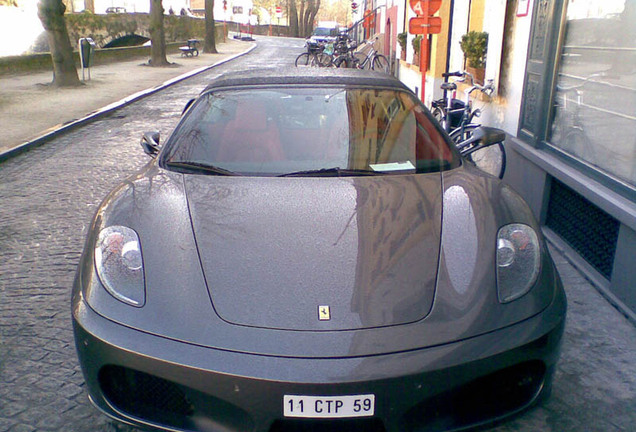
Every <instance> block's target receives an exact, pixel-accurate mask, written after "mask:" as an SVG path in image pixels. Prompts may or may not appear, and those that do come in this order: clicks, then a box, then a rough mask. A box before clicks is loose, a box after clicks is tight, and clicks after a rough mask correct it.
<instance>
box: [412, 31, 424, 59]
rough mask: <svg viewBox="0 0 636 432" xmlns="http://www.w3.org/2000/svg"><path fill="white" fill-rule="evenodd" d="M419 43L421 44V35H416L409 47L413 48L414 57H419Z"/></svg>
mask: <svg viewBox="0 0 636 432" xmlns="http://www.w3.org/2000/svg"><path fill="white" fill-rule="evenodd" d="M420 42H422V35H417V36H415V37H414V38H413V40H412V41H411V45H412V46H413V51H415V54H416V55H420Z"/></svg>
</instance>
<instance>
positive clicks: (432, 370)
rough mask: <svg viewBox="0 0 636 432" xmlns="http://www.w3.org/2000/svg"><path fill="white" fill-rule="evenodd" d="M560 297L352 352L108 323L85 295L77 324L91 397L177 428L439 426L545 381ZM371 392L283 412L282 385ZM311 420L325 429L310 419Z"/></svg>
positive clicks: (511, 404)
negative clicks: (322, 415)
mask: <svg viewBox="0 0 636 432" xmlns="http://www.w3.org/2000/svg"><path fill="white" fill-rule="evenodd" d="M565 305H566V301H565V295H564V293H563V292H562V290H558V292H557V295H556V297H555V299H554V301H553V302H552V303H551V305H550V306H549V307H548V308H547V309H546V310H544V311H543V312H542V313H541V314H539V315H536V316H534V317H532V318H530V319H528V320H525V321H523V322H521V323H518V324H515V325H513V326H510V327H507V328H504V329H501V330H498V331H495V332H492V333H489V334H485V335H481V336H478V337H473V338H469V339H465V340H463V341H460V342H455V343H451V344H445V345H439V346H435V347H430V348H426V349H419V350H413V351H409V352H400V353H394V354H387V355H378V356H371V357H354V358H325V359H308V358H291V357H272V356H263V355H254V354H248V353H237V352H231V351H223V350H218V349H210V348H206V347H201V346H196V345H192V344H187V343H182V342H179V341H175V340H170V339H167V338H162V337H158V336H154V335H150V334H147V333H143V332H140V331H136V330H133V329H130V328H127V327H124V326H121V325H119V324H116V323H113V322H112V321H110V320H107V319H105V318H103V317H102V316H100V315H98V314H96V313H95V312H94V311H93V310H92V309H91V308H90V307H89V306H88V305H87V304H86V303H85V302H84V301H83V300H82V299H75V301H74V308H73V326H74V331H75V341H76V347H77V352H78V356H79V360H80V364H81V366H82V370H83V373H84V377H85V380H86V383H87V388H88V392H89V396H90V398H91V401H92V402H93V404H94V405H95V406H96V407H97V408H99V409H100V410H101V411H103V412H104V413H105V414H106V415H108V416H110V417H112V418H114V419H117V420H119V421H121V422H124V423H129V424H132V425H135V426H154V427H158V428H162V429H164V430H175V431H181V430H184V431H254V432H266V431H269V432H274V431H279V432H283V431H289V430H303V431H306V430H321V431H322V430H330V431H331V430H334V431H335V430H373V431H387V432H392V431H438V430H459V429H464V428H466V427H471V426H475V425H478V424H483V423H487V422H490V421H493V420H498V419H500V418H503V417H506V416H509V415H511V414H515V413H517V412H519V411H521V410H523V409H525V408H527V407H528V406H530V405H531V404H532V403H533V402H535V401H536V400H537V398H538V396H539V395H540V394H542V393H546V392H549V388H550V384H551V380H552V374H553V370H554V367H555V364H556V361H557V359H558V356H559V347H560V342H561V336H562V333H563V328H564V324H565V307H566V306H565ZM308 337H309V335H308ZM369 393H373V394H375V398H376V407H375V415H374V417H373V418H371V419H362V420H330V421H326V422H325V421H320V422H318V421H308V420H290V419H285V418H284V417H283V396H284V395H286V394H288V395H320V396H329V395H357V394H369ZM311 423H316V424H318V426H316V427H319V428H320V429H308V427H309V425H310V424H311ZM325 426H327V428H326V429H325V428H324V427H325ZM312 427H314V426H312Z"/></svg>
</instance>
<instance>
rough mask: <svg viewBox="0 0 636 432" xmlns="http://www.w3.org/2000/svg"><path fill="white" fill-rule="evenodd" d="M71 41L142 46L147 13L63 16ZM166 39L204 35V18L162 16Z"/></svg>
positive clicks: (147, 33) (147, 28)
mask: <svg viewBox="0 0 636 432" xmlns="http://www.w3.org/2000/svg"><path fill="white" fill-rule="evenodd" d="M65 19H66V26H67V28H68V33H69V37H70V39H71V44H74V43H77V41H78V40H79V39H80V38H83V37H90V38H92V39H93V41H95V43H96V44H97V46H98V47H99V48H105V47H114V46H131V45H124V44H125V43H127V42H130V43H131V44H133V45H134V44H135V43H136V44H137V45H142V44H143V43H144V42H145V41H147V40H149V39H150V16H149V14H147V13H125V14H106V15H97V14H92V13H90V12H82V13H77V14H68V15H66V16H65ZM164 32H165V37H166V42H177V41H184V40H187V39H190V38H193V37H203V36H204V35H205V20H204V19H201V18H192V17H187V16H181V15H165V16H164Z"/></svg>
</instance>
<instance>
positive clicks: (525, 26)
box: [481, 0, 534, 136]
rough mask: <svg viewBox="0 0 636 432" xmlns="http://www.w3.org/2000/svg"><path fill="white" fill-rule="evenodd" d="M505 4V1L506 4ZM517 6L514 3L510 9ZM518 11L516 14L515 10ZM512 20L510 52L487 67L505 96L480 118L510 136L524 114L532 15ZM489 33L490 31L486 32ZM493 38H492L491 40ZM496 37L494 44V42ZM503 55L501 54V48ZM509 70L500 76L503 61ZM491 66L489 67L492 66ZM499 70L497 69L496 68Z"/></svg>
mask: <svg viewBox="0 0 636 432" xmlns="http://www.w3.org/2000/svg"><path fill="white" fill-rule="evenodd" d="M499 1H500V0H489V2H488V3H492V4H496V3H498V2H499ZM533 3H534V0H531V3H530V11H532V7H533ZM504 4H505V2H504ZM509 7H514V4H513V5H511V6H509ZM513 12H516V11H513ZM512 16H513V21H512V22H511V23H509V25H510V26H511V27H510V31H509V34H510V36H508V35H505V36H506V37H507V38H509V40H507V43H508V45H509V47H510V52H509V53H507V54H506V58H503V59H502V58H501V56H499V60H498V61H494V60H493V65H487V70H486V78H495V79H496V84H497V87H496V88H499V89H505V95H495V97H494V98H493V102H492V103H491V104H490V106H488V107H487V108H485V109H484V113H483V115H482V117H481V123H482V124H484V125H488V126H493V127H498V128H500V129H503V130H504V131H506V132H507V133H508V134H510V135H513V136H516V134H517V129H518V126H519V115H520V112H521V97H522V95H523V82H524V76H525V70H526V59H527V56H528V41H529V40H530V24H531V22H532V14H531V13H529V14H528V15H527V16H523V17H518V16H516V14H515V13H513V14H512ZM486 31H488V30H486ZM501 35H502V37H501V43H503V37H504V35H503V33H501ZM489 39H490V37H489ZM494 39H495V38H494V37H493V43H494ZM491 49H492V50H495V48H494V47H493V48H491V45H490V40H489V45H488V62H490V61H491V55H492V56H493V57H495V55H494V54H493V53H492V51H491ZM499 49H500V52H501V48H499ZM502 61H503V62H504V65H503V67H504V68H506V73H505V75H504V76H503V77H500V76H499V71H500V70H501V62H502ZM489 66H490V67H489ZM495 68H496V69H495Z"/></svg>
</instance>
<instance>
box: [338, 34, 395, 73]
mask: <svg viewBox="0 0 636 432" xmlns="http://www.w3.org/2000/svg"><path fill="white" fill-rule="evenodd" d="M377 40H378V39H377V37H375V38H373V39H369V40H367V41H365V42H363V45H364V46H368V47H369V49H368V50H366V53H365V52H363V51H364V48H362V50H360V51H356V50H358V48H359V45H357V44H356V43H355V42H353V41H349V42H347V44H346V45H343V44H342V42H341V44H340V45H338V46H337V48H336V54H337V56H336V57H335V58H334V59H333V65H334V66H335V67H346V68H357V69H371V70H375V71H379V72H386V73H388V72H389V60H388V59H387V58H386V57H385V56H384V55H382V54H380V53H379V52H378V51H377V50H376V49H375V46H374V44H375V42H377Z"/></svg>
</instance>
